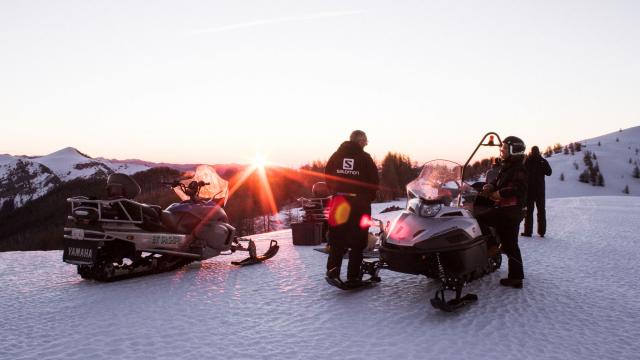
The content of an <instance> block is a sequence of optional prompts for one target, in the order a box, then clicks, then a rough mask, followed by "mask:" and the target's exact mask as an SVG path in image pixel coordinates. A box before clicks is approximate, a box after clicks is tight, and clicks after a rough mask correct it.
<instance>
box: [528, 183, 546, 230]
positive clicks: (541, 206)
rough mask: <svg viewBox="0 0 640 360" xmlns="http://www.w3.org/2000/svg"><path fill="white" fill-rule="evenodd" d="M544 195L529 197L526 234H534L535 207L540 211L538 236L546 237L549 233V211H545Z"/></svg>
mask: <svg viewBox="0 0 640 360" xmlns="http://www.w3.org/2000/svg"><path fill="white" fill-rule="evenodd" d="M544 198H545V196H544V193H543V194H540V195H532V194H530V195H529V196H527V212H526V214H525V217H524V233H525V234H527V235H531V234H532V233H533V207H534V205H535V207H536V209H537V210H538V214H537V215H538V216H537V217H538V235H544V234H545V233H546V232H547V211H546V209H545V201H544Z"/></svg>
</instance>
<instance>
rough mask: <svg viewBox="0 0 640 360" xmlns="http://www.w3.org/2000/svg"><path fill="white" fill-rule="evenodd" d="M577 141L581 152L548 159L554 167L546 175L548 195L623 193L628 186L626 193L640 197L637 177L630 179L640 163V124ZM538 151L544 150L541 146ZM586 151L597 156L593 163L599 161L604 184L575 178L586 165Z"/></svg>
mask: <svg viewBox="0 0 640 360" xmlns="http://www.w3.org/2000/svg"><path fill="white" fill-rule="evenodd" d="M579 143H581V144H582V151H579V152H575V154H574V155H571V154H568V155H565V154H563V153H560V154H554V155H553V156H551V157H550V158H547V160H548V161H549V165H551V168H552V169H553V174H552V175H551V176H550V177H547V178H546V187H547V197H548V198H559V197H573V196H594V195H595V196H603V195H624V194H623V190H624V189H625V187H627V186H628V187H629V195H634V196H640V179H636V178H633V170H634V167H635V166H636V165H637V164H640V126H636V127H633V128H629V129H624V130H620V131H616V132H613V133H610V134H606V135H602V136H598V137H594V138H591V139H585V140H582V141H579ZM532 145H533V144H532ZM540 150H541V151H543V150H544V148H541V149H540ZM586 151H589V152H590V153H592V154H595V155H596V159H595V160H592V161H593V164H594V165H595V163H596V162H597V163H598V167H599V168H600V172H601V173H602V175H603V177H604V185H605V186H604V187H601V186H592V185H591V184H585V183H581V182H579V181H578V178H579V176H580V174H581V173H582V172H583V171H584V170H585V169H586V168H587V166H586V165H585V163H584V160H583V159H584V154H585V152H586ZM629 159H631V163H629ZM576 164H577V169H576ZM561 174H564V178H565V179H564V181H561V180H560V176H561Z"/></svg>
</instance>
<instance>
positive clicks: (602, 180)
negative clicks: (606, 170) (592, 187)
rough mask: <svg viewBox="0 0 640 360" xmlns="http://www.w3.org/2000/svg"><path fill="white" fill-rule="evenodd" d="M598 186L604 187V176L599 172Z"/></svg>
mask: <svg viewBox="0 0 640 360" xmlns="http://www.w3.org/2000/svg"><path fill="white" fill-rule="evenodd" d="M598 186H602V187H604V176H602V173H600V172H599V173H598Z"/></svg>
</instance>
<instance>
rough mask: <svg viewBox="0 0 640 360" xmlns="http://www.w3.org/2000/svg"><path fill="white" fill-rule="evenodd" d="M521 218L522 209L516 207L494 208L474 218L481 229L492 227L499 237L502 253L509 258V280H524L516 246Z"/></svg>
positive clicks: (518, 249) (520, 256)
mask: <svg viewBox="0 0 640 360" xmlns="http://www.w3.org/2000/svg"><path fill="white" fill-rule="evenodd" d="M522 217H523V216H522V209H520V208H519V207H517V206H509V207H502V208H494V209H491V210H489V211H487V212H485V213H482V214H480V215H477V216H476V219H477V220H478V223H480V226H481V227H486V226H491V227H494V228H495V229H496V231H497V233H498V236H500V242H501V244H502V246H501V249H502V252H503V253H504V254H505V255H507V257H508V258H509V278H510V279H524V266H523V264H522V254H520V247H519V246H518V233H519V232H520V223H521V222H522Z"/></svg>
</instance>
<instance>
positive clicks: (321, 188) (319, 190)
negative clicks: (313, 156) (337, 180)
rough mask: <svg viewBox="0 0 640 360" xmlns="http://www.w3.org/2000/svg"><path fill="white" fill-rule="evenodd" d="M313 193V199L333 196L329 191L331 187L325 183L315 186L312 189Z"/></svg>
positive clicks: (318, 183)
mask: <svg viewBox="0 0 640 360" xmlns="http://www.w3.org/2000/svg"><path fill="white" fill-rule="evenodd" d="M311 193H312V194H313V197H316V198H325V197H329V196H330V195H331V192H330V191H329V187H328V186H327V183H325V182H317V183H315V184H313V187H312V188H311Z"/></svg>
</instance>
